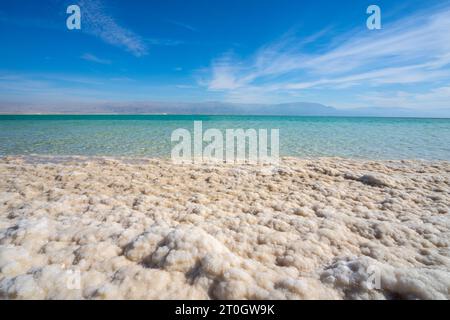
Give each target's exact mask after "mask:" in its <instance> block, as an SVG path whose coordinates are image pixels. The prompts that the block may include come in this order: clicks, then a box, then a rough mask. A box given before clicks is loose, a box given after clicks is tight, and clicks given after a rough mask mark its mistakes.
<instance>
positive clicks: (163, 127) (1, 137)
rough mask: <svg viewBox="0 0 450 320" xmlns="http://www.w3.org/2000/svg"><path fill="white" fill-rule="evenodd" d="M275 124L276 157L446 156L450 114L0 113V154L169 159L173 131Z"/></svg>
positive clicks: (449, 143) (448, 153)
mask: <svg viewBox="0 0 450 320" xmlns="http://www.w3.org/2000/svg"><path fill="white" fill-rule="evenodd" d="M194 120H201V121H203V130H206V129H208V128H217V129H221V130H223V131H222V132H223V133H225V129H235V128H242V129H249V128H254V129H279V130H280V155H282V156H297V157H316V156H339V157H351V158H365V159H428V160H450V119H412V118H341V117H292V116H189V115H186V116H182V115H178V116H174V115H0V156H5V155H30V154H39V155H89V156H94V155H95V156H139V157H169V156H170V151H171V148H172V147H173V146H174V145H175V144H174V143H171V141H170V137H171V133H172V131H173V130H175V129H177V128H185V129H188V130H189V131H191V132H193V121H194Z"/></svg>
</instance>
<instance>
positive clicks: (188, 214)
mask: <svg viewBox="0 0 450 320" xmlns="http://www.w3.org/2000/svg"><path fill="white" fill-rule="evenodd" d="M449 245H450V163H449V162H446V161H415V160H404V161H371V160H355V159H342V158H316V159H298V158H283V159H282V161H281V162H280V164H279V165H277V166H271V165H266V166H256V165H237V164H235V165H227V164H183V165H180V164H173V163H172V162H171V161H170V160H164V159H126V158H86V157H67V158H64V157H63V158H55V157H38V156H35V157H32V156H30V157H20V156H17V157H4V158H1V159H0V298H2V299H449V298H450V249H449Z"/></svg>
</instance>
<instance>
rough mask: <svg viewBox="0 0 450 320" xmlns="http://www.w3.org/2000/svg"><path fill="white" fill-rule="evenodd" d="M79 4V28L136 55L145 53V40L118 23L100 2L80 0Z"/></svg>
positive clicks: (139, 55) (96, 0)
mask: <svg viewBox="0 0 450 320" xmlns="http://www.w3.org/2000/svg"><path fill="white" fill-rule="evenodd" d="M79 6H80V8H81V12H82V26H81V29H82V30H83V31H84V32H86V33H88V34H91V35H93V36H96V37H98V38H100V39H102V40H103V41H104V42H106V43H109V44H111V45H114V46H117V47H120V48H123V49H125V50H127V51H128V52H130V53H132V54H133V55H135V56H136V57H141V56H144V55H146V54H147V50H148V49H147V45H146V44H145V41H144V40H143V39H142V38H141V37H140V36H139V35H137V34H136V33H134V32H133V31H131V30H129V29H127V28H125V27H123V26H121V25H119V23H118V22H117V21H116V20H115V19H114V18H113V17H112V16H110V15H108V14H107V10H106V8H105V6H104V5H103V4H102V2H100V1H98V0H81V1H80V2H79Z"/></svg>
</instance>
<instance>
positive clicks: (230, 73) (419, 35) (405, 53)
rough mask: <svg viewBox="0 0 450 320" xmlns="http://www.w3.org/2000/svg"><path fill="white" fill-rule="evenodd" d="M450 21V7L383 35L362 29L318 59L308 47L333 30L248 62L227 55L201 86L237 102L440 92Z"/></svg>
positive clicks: (290, 38) (449, 70) (447, 69)
mask: <svg viewBox="0 0 450 320" xmlns="http://www.w3.org/2000/svg"><path fill="white" fill-rule="evenodd" d="M449 16H450V7H449V6H448V5H446V6H441V7H439V8H433V9H431V10H426V11H421V12H417V13H415V14H414V15H412V16H408V17H405V18H403V19H401V20H398V21H396V22H393V23H390V24H385V25H384V26H383V29H382V30H377V31H370V30H367V29H365V28H364V27H361V30H360V31H355V30H352V31H351V32H349V33H347V34H346V35H345V36H346V37H343V36H342V35H341V36H339V41H337V39H336V38H334V39H333V38H332V39H329V43H330V45H329V46H328V47H325V48H324V49H321V50H320V51H315V53H310V51H311V50H309V51H308V50H306V49H307V46H308V44H312V43H314V41H315V40H316V39H318V38H319V37H323V36H326V33H327V32H328V30H324V31H323V32H319V33H318V34H317V35H312V36H310V37H307V38H303V39H300V38H298V37H295V36H294V35H292V34H289V35H287V36H284V37H282V38H281V39H280V40H278V41H276V42H274V43H270V44H268V45H266V46H264V47H262V48H260V49H259V50H257V51H256V52H255V54H253V55H252V56H250V57H248V58H245V59H239V58H237V57H236V56H234V55H233V54H230V53H225V54H223V56H222V57H220V58H218V59H215V60H214V61H213V62H212V63H211V66H210V68H208V69H207V70H203V72H202V75H201V77H200V81H199V84H200V85H203V86H205V87H206V88H207V89H208V90H210V91H219V92H223V93H225V95H226V97H228V98H229V99H231V100H233V99H234V97H243V96H244V95H245V92H249V95H253V93H255V92H261V93H263V94H265V95H269V94H272V95H274V96H276V95H278V94H284V95H289V94H291V95H292V96H295V95H296V94H298V92H302V91H307V90H309V91H311V90H318V91H319V90H322V91H323V90H343V89H349V88H367V89H368V90H372V89H373V88H374V87H381V86H387V87H389V86H390V87H395V86H408V85H418V84H424V83H426V84H427V85H430V84H433V83H435V84H436V86H439V85H441V83H442V82H445V81H448V80H449V79H450V32H449V30H450V19H449V18H448V17H449ZM363 28H364V29H363ZM322 91H321V92H322ZM322 93H323V92H322ZM255 96H256V95H255ZM448 105H449V106H450V103H448Z"/></svg>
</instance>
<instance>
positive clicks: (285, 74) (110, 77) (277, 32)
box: [0, 0, 450, 110]
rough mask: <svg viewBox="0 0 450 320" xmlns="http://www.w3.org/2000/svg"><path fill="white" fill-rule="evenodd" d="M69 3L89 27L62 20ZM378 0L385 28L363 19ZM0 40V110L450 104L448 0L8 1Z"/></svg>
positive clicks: (1, 14)
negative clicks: (159, 104)
mask: <svg viewBox="0 0 450 320" xmlns="http://www.w3.org/2000/svg"><path fill="white" fill-rule="evenodd" d="M70 4H77V5H79V6H80V7H81V24H82V25H81V30H68V29H67V28H66V19H67V17H68V15H67V14H66V8H67V6H68V5H70ZM371 4H377V5H378V6H379V7H380V8H381V12H382V29H381V30H368V29H367V27H366V19H367V17H368V15H367V14H366V9H367V7H368V6H369V5H371ZM0 41H1V50H0V107H1V106H2V105H3V106H4V105H18V106H19V105H29V104H34V105H43V106H51V105H54V106H57V105H60V104H62V103H63V104H81V103H83V104H96V103H105V102H106V103H130V104H132V103H133V102H142V101H144V102H145V101H172V102H176V101H180V102H196V101H224V102H244V103H281V102H294V101H308V102H317V103H322V104H326V105H331V106H334V107H337V108H343V109H345V108H357V107H385V108H391V107H405V108H412V109H417V110H422V109H426V108H433V109H444V108H445V109H448V108H450V103H449V101H450V2H449V1H442V0H440V1H432V0H427V1H415V0H408V1H392V0H390V1H378V0H372V1H364V0H354V1H346V0H343V1H322V0H315V1H293V0H288V1H285V0H281V1H280V0H277V1H269V0H259V1H250V0H242V1H237V0H227V1H225V0H214V1H211V0H210V1H195V0H192V1H172V0H161V1H156V0H152V1H139V0H135V1H119V0H108V1H106V0H91V1H88V0H82V1H76V0H71V1H58V0H47V1H36V0H28V1H27V0H2V1H1V2H0Z"/></svg>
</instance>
